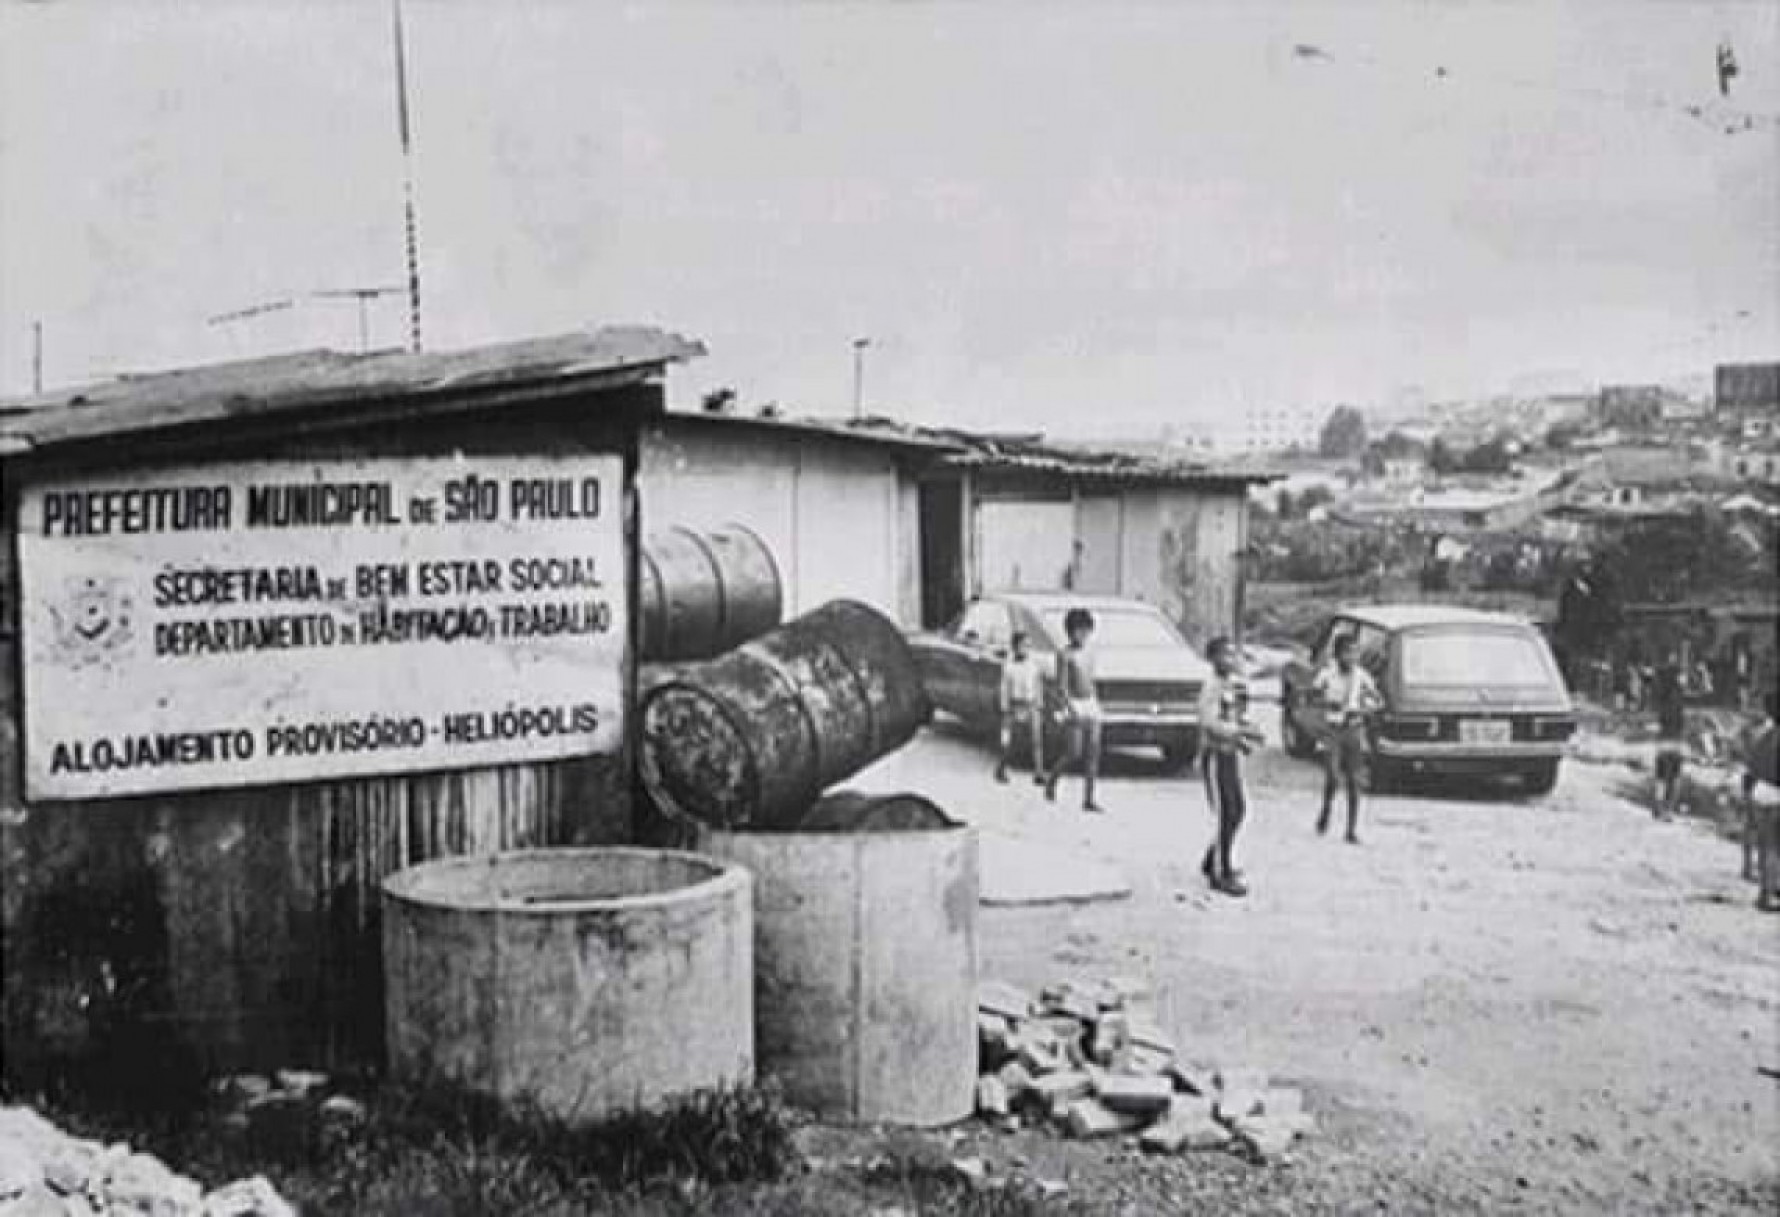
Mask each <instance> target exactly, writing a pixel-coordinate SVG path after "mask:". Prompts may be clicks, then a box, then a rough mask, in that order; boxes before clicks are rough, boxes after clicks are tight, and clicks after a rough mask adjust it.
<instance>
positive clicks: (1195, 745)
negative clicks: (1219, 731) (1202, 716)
mask: <svg viewBox="0 0 1780 1217" xmlns="http://www.w3.org/2000/svg"><path fill="white" fill-rule="evenodd" d="M1198 757H1199V736H1198V735H1197V734H1196V733H1194V732H1191V731H1189V732H1187V733H1185V734H1184V735H1181V736H1180V737H1179V738H1177V739H1172V740H1169V741H1168V742H1167V743H1166V744H1163V745H1162V761H1163V763H1164V764H1165V765H1167V766H1168V772H1170V773H1185V772H1187V771H1188V770H1189V769H1191V768H1192V767H1193V762H1194V761H1195V760H1197V759H1198Z"/></svg>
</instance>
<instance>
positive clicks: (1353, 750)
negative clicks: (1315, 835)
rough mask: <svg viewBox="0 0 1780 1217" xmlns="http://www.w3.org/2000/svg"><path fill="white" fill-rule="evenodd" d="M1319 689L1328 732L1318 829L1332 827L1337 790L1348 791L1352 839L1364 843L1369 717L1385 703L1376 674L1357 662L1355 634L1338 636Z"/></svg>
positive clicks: (1319, 679)
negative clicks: (1362, 811)
mask: <svg viewBox="0 0 1780 1217" xmlns="http://www.w3.org/2000/svg"><path fill="white" fill-rule="evenodd" d="M1315 690H1316V695H1317V697H1318V698H1319V699H1320V700H1321V701H1322V704H1323V713H1324V714H1325V716H1326V722H1327V726H1328V734H1327V736H1326V737H1325V738H1324V740H1323V814H1322V815H1320V816H1318V817H1317V821H1316V830H1317V832H1319V833H1326V832H1328V831H1329V813H1330V811H1331V810H1332V808H1333V807H1334V803H1335V789H1336V787H1338V786H1345V788H1346V792H1347V840H1348V844H1350V845H1358V844H1359V843H1360V831H1359V829H1360V770H1361V768H1362V767H1363V766H1364V765H1365V763H1366V716H1367V715H1368V714H1371V713H1372V712H1373V711H1375V710H1378V709H1380V708H1382V707H1383V705H1384V698H1382V697H1380V696H1379V695H1378V686H1377V685H1376V684H1375V683H1373V680H1372V674H1371V673H1370V672H1368V671H1366V669H1365V668H1362V667H1360V666H1359V665H1358V664H1356V663H1355V662H1354V640H1353V635H1351V634H1343V635H1342V636H1341V637H1339V638H1337V639H1336V640H1335V647H1334V653H1333V661H1332V662H1331V663H1330V664H1329V666H1328V667H1326V668H1324V669H1323V670H1322V671H1321V672H1318V673H1317V677H1316V684H1315Z"/></svg>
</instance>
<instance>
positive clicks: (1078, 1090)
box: [1031, 1069, 1094, 1104]
mask: <svg viewBox="0 0 1780 1217" xmlns="http://www.w3.org/2000/svg"><path fill="white" fill-rule="evenodd" d="M1093 1090H1094V1080H1093V1079H1092V1078H1090V1077H1089V1076H1088V1075H1087V1074H1085V1073H1082V1072H1080V1071H1078V1070H1073V1069H1072V1070H1069V1071H1067V1072H1064V1073H1052V1074H1047V1075H1046V1076H1044V1077H1042V1078H1034V1079H1033V1082H1032V1087H1031V1092H1032V1094H1034V1095H1035V1096H1037V1097H1038V1098H1039V1099H1040V1100H1041V1101H1043V1102H1045V1103H1052V1104H1054V1103H1056V1102H1057V1101H1058V1100H1062V1101H1065V1102H1069V1101H1073V1100H1075V1099H1080V1098H1085V1097H1086V1096H1088V1095H1089V1094H1091V1093H1092V1092H1093Z"/></svg>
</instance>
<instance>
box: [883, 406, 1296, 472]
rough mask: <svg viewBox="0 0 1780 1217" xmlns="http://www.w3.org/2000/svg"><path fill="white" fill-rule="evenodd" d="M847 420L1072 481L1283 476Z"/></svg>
mask: <svg viewBox="0 0 1780 1217" xmlns="http://www.w3.org/2000/svg"><path fill="white" fill-rule="evenodd" d="M848 425H849V426H850V427H852V428H853V429H855V430H860V431H866V432H870V433H873V434H887V433H888V434H904V435H907V434H915V435H921V436H925V437H928V438H930V439H933V440H937V441H940V442H942V443H945V444H948V445H950V446H951V447H952V449H953V452H952V453H951V455H949V456H947V457H945V458H944V459H943V461H942V462H941V463H942V464H944V465H946V466H948V467H950V468H955V469H973V470H991V471H992V470H1007V471H1011V472H1016V473H1018V472H1028V473H1036V474H1052V475H1056V476H1059V477H1063V478H1066V479H1069V480H1071V481H1108V482H1117V483H1124V484H1132V483H1147V484H1152V485H1164V486H1205V485H1211V484H1220V485H1245V486H1246V485H1256V484H1262V483H1266V482H1273V481H1278V480H1279V478H1280V476H1281V475H1279V474H1277V473H1271V472H1266V471H1261V470H1255V469H1243V468H1238V467H1235V466H1216V465H1207V464H1204V463H1201V462H1197V461H1186V460H1174V459H1169V458H1166V457H1159V456H1154V455H1149V454H1140V453H1135V452H1126V451H1121V450H1118V449H1112V448H1099V447H1095V446H1092V445H1088V444H1081V445H1075V444H1064V443H1059V442H1054V441H1048V440H1046V439H1045V438H1044V437H1043V436H1042V435H1031V434H1009V433H1002V434H996V433H989V432H973V431H962V430H953V429H930V428H924V427H912V426H910V425H908V424H905V423H898V422H895V421H894V420H892V419H886V418H867V419H861V420H858V421H857V422H853V423H850V424H848Z"/></svg>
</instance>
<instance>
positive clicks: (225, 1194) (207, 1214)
mask: <svg viewBox="0 0 1780 1217" xmlns="http://www.w3.org/2000/svg"><path fill="white" fill-rule="evenodd" d="M204 1217H297V1210H296V1209H294V1208H293V1207H291V1205H290V1204H289V1203H287V1202H286V1201H285V1199H284V1197H282V1196H280V1195H279V1194H278V1192H277V1190H276V1189H275V1188H273V1186H272V1185H271V1184H270V1183H268V1182H267V1181H266V1179H265V1178H264V1176H261V1175H255V1176H253V1177H252V1178H251V1179H237V1180H236V1181H235V1182H233V1183H229V1184H225V1185H224V1186H222V1187H219V1188H217V1189H216V1190H215V1191H214V1192H211V1193H210V1194H209V1195H208V1196H205V1197H204Z"/></svg>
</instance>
